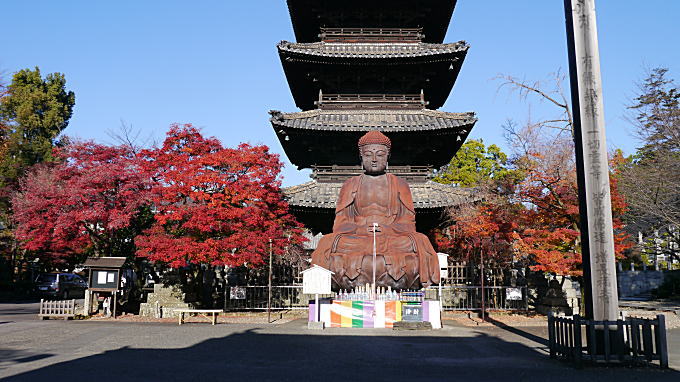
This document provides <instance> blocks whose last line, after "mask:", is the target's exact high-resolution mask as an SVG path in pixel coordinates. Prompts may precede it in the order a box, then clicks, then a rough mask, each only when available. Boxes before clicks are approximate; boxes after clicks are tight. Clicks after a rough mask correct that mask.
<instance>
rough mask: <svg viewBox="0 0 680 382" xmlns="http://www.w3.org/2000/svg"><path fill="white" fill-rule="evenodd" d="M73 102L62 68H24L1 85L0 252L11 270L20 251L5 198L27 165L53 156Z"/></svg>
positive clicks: (15, 185) (8, 202)
mask: <svg viewBox="0 0 680 382" xmlns="http://www.w3.org/2000/svg"><path fill="white" fill-rule="evenodd" d="M74 104H75V95H74V93H73V92H72V91H67V90H66V80H65V78H64V75H63V74H61V73H52V74H48V75H47V76H46V77H45V78H43V77H42V76H41V74H40V69H38V68H37V67H36V68H35V69H34V70H30V69H23V70H20V71H18V72H17V73H15V74H14V76H13V78H12V82H11V83H10V84H9V85H8V86H5V85H4V84H0V254H1V255H0V256H7V257H9V258H10V259H11V260H10V269H11V270H13V269H14V262H15V261H16V259H17V258H20V257H21V254H20V253H18V251H17V246H16V241H15V240H14V232H13V228H14V227H13V224H12V218H11V216H12V211H11V207H10V198H11V196H12V194H13V193H14V192H16V191H17V190H18V188H19V180H20V179H21V177H22V176H23V175H24V174H25V173H26V171H27V170H28V169H29V168H30V167H31V166H33V165H34V164H36V163H40V162H44V161H52V160H53V157H52V149H53V147H54V146H55V145H60V144H61V142H59V141H58V137H59V134H60V133H61V132H62V131H63V130H64V129H65V128H66V126H67V125H68V121H69V119H70V118H71V115H72V114H73V105H74ZM10 272H11V271H10ZM10 278H13V276H11V275H10Z"/></svg>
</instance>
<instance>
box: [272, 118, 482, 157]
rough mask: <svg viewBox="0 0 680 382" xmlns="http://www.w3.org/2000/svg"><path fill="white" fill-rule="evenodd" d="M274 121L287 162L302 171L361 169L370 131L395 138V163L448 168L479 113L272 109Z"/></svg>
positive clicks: (273, 125) (393, 143)
mask: <svg viewBox="0 0 680 382" xmlns="http://www.w3.org/2000/svg"><path fill="white" fill-rule="evenodd" d="M270 114H271V115H272V117H271V119H270V121H271V123H272V127H273V128H274V131H275V132H276V133H277V136H278V137H279V140H280V141H281V145H282V146H283V149H284V151H285V152H286V155H287V156H288V159H289V160H290V161H291V162H292V163H293V164H295V165H296V166H298V168H309V167H312V166H313V165H356V164H358V161H359V159H358V154H357V148H356V144H357V141H358V140H359V138H360V137H361V136H362V135H363V134H364V133H366V132H367V131H370V130H380V131H381V132H383V133H384V134H386V135H387V136H388V137H390V139H391V140H392V147H393V152H392V155H391V157H390V164H391V165H412V166H431V167H434V168H438V167H441V166H443V165H445V164H447V163H448V162H449V161H450V160H451V157H453V155H454V154H455V153H456V151H458V148H460V146H461V145H462V144H463V142H464V141H465V139H466V138H467V135H468V134H469V132H470V130H471V129H472V127H473V126H474V124H475V122H476V121H477V118H476V117H475V114H474V113H448V112H443V111H436V110H427V109H421V110H318V109H317V110H309V111H303V112H297V113H281V112H278V111H271V112H270Z"/></svg>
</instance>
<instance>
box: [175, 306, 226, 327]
mask: <svg viewBox="0 0 680 382" xmlns="http://www.w3.org/2000/svg"><path fill="white" fill-rule="evenodd" d="M175 312H176V313H178V316H177V317H178V318H179V324H180V325H182V324H183V323H184V314H185V313H186V314H187V315H189V316H191V314H192V313H196V314H201V315H203V316H204V317H206V318H207V317H208V316H207V315H208V314H212V319H211V320H212V324H213V325H215V324H216V323H217V316H218V315H219V314H220V313H222V312H223V310H222V309H175Z"/></svg>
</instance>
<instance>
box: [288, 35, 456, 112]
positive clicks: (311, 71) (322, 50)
mask: <svg viewBox="0 0 680 382" xmlns="http://www.w3.org/2000/svg"><path fill="white" fill-rule="evenodd" d="M277 48H278V50H279V56H280V58H281V63H282V65H283V69H284V72H285V74H286V79H287V80H288V85H289V86H290V89H291V93H292V94H293V98H294V99H295V104H296V105H297V106H298V107H299V108H300V109H302V110H310V109H314V108H315V107H316V105H315V103H314V101H315V100H317V99H318V95H319V92H323V93H332V94H395V95H396V94H409V93H421V92H423V93H424V96H425V99H426V100H427V101H428V105H427V107H428V108H430V109H437V108H439V107H441V106H442V105H443V104H444V102H446V99H447V98H448V96H449V94H450V92H451V89H452V88H453V85H454V83H455V82H456V78H457V77H458V73H459V72H460V69H461V66H462V64H463V61H464V59H465V55H466V54H467V51H468V48H469V46H468V44H466V43H465V42H464V41H460V42H457V43H451V44H427V43H401V44H398V43H391V44H385V43H323V42H321V43H309V44H300V43H291V42H287V41H282V42H280V43H279V44H278V46H277Z"/></svg>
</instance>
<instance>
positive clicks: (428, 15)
mask: <svg viewBox="0 0 680 382" xmlns="http://www.w3.org/2000/svg"><path fill="white" fill-rule="evenodd" d="M455 6H456V0H371V1H365V0H343V1H338V0H288V10H289V12H290V17H291V20H292V22H293V30H294V31H295V38H296V39H297V41H298V42H315V41H319V31H320V29H321V28H361V27H364V28H423V32H424V34H425V41H426V42H435V43H437V42H442V41H444V36H445V35H446V30H447V29H448V27H449V23H450V22H451V16H452V14H453V9H454V8H455Z"/></svg>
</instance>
